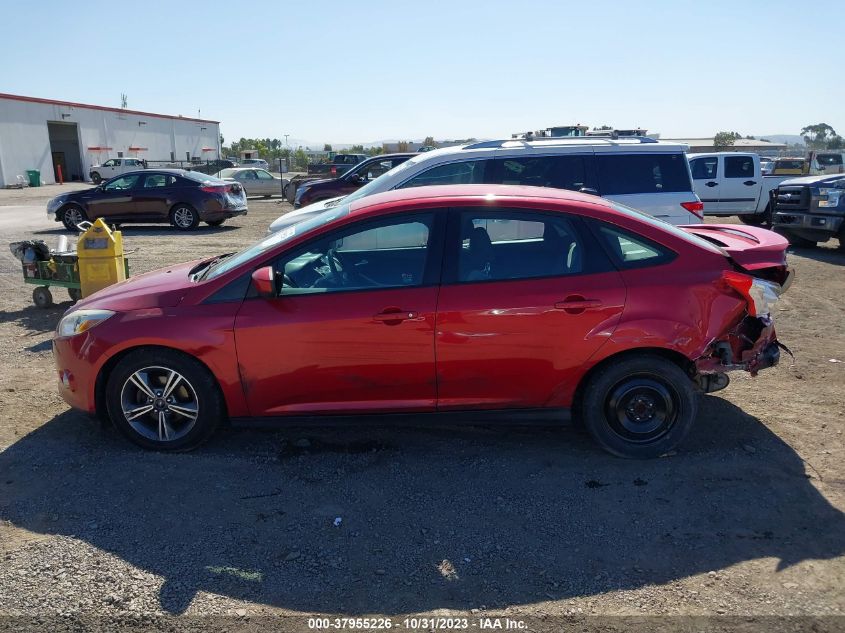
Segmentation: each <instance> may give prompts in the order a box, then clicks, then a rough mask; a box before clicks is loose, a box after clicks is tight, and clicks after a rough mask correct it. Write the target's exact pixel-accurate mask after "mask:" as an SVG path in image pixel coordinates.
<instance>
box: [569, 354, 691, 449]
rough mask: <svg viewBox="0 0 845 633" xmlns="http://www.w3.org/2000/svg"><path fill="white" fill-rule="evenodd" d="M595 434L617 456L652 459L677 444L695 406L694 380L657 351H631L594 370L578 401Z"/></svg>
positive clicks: (603, 446) (585, 419)
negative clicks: (632, 354)
mask: <svg viewBox="0 0 845 633" xmlns="http://www.w3.org/2000/svg"><path fill="white" fill-rule="evenodd" d="M580 410H581V411H582V412H583V416H584V424H585V426H586V428H587V431H589V433H590V435H592V436H593V439H595V440H596V442H598V444H599V445H600V446H601V447H602V448H604V449H605V450H606V451H608V452H610V453H612V454H614V455H617V456H619V457H625V458H631V459H649V458H652V457H659V456H660V455H664V454H666V453H667V452H669V451H671V450H672V449H674V448H675V447H677V446H678V445H679V444H680V443H681V442H682V441H683V440H684V438H685V437H686V436H687V434H688V433H689V431H690V428H692V424H693V422H694V420H695V414H696V410H697V402H696V396H695V391H694V389H693V383H692V381H691V380H690V378H689V377H688V376H687V375H686V373H685V372H684V371H683V370H682V369H681V368H680V367H678V366H677V365H676V364H675V363H673V362H671V361H669V360H667V359H665V358H663V357H662V356H658V355H656V354H648V353H644V354H640V355H637V356H629V357H627V358H623V359H621V360H619V361H616V362H614V363H611V364H609V365H607V366H606V367H603V368H602V369H600V370H599V371H598V372H597V373H596V374H595V375H593V376H592V377H591V378H590V380H589V382H588V383H587V386H586V388H585V389H584V393H583V397H582V400H581V403H580Z"/></svg>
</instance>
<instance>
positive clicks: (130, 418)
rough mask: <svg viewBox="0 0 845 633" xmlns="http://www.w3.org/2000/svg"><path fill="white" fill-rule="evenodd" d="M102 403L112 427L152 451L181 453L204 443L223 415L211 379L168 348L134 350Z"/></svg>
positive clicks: (119, 366) (197, 365) (116, 370)
mask: <svg viewBox="0 0 845 633" xmlns="http://www.w3.org/2000/svg"><path fill="white" fill-rule="evenodd" d="M106 405H107V408H108V413H109V417H110V418H111V420H112V422H114V424H115V426H117V428H118V429H119V430H120V431H121V432H122V433H123V434H124V435H126V437H127V438H129V439H130V440H131V441H133V442H134V443H135V444H137V445H139V446H141V447H143V448H147V449H152V450H160V451H186V450H190V449H192V448H195V447H197V446H199V445H200V444H202V443H203V442H204V441H205V440H207V439H208V438H209V437H210V436H211V434H212V433H213V432H214V430H215V429H216V428H217V426H218V425H219V424H220V422H221V420H222V419H223V417H224V411H225V407H224V406H223V398H222V396H221V395H220V391H219V390H218V388H217V383H216V381H215V379H214V376H212V374H211V373H210V372H209V371H208V369H206V368H205V367H204V366H203V365H202V364H201V363H199V362H198V361H196V360H194V359H193V358H191V357H189V356H187V355H185V354H182V353H179V352H175V351H170V350H161V349H154V350H153V349H148V350H144V349H141V350H137V351H134V352H131V353H129V354H127V355H126V356H125V357H124V358H122V359H121V360H120V361H119V362H118V364H117V365H116V366H115V367H114V369H113V370H112V372H111V375H110V377H109V381H108V384H107V386H106Z"/></svg>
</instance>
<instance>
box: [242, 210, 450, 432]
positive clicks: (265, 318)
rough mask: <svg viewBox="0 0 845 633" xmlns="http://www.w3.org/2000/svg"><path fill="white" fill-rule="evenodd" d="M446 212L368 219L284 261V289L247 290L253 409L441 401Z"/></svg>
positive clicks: (245, 355)
mask: <svg viewBox="0 0 845 633" xmlns="http://www.w3.org/2000/svg"><path fill="white" fill-rule="evenodd" d="M438 218H439V219H438ZM445 220H446V211H445V210H444V211H442V212H440V213H435V212H429V213H422V214H413V215H399V216H396V215H391V216H390V217H389V218H388V219H381V220H378V221H375V222H373V221H369V222H359V223H355V224H352V225H349V226H347V227H344V228H343V229H338V230H337V231H335V232H333V233H331V234H329V235H328V236H326V237H323V238H319V239H316V240H314V241H312V242H311V243H308V244H306V245H304V246H297V247H295V248H294V249H292V250H290V251H289V252H286V253H284V254H283V255H281V256H280V257H279V258H278V259H277V260H276V261H275V262H274V264H273V265H274V268H275V270H276V274H277V278H278V279H279V280H280V281H279V284H280V285H281V293H280V296H279V297H277V298H273V299H261V298H253V299H247V300H246V301H245V302H244V304H243V306H242V307H241V309H240V311H239V312H238V315H237V319H236V321H235V341H236V345H237V350H238V364H239V367H240V372H241V380H242V383H243V387H244V392H245V396H246V398H247V401H248V403H249V408H250V412H251V414H252V415H255V416H274V415H288V414H311V413H346V412H348V413H365V412H376V411H396V412H400V411H432V410H434V408H435V406H436V398H437V394H436V381H435V373H434V371H435V370H434V322H435V312H436V304H437V293H438V285H437V282H438V280H439V275H440V264H441V259H442V256H441V253H442V242H443V238H442V235H443V233H444V228H445Z"/></svg>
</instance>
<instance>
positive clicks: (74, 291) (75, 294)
mask: <svg viewBox="0 0 845 633" xmlns="http://www.w3.org/2000/svg"><path fill="white" fill-rule="evenodd" d="M67 294H68V296H69V297H70V300H71V301H73V302H74V303H76V302H77V301H79V300H80V299H81V298H82V290H80V289H79V288H68V289H67Z"/></svg>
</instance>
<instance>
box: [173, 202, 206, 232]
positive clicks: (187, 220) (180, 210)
mask: <svg viewBox="0 0 845 633" xmlns="http://www.w3.org/2000/svg"><path fill="white" fill-rule="evenodd" d="M170 223H171V224H172V225H173V226H175V227H176V228H177V229H179V230H180V231H192V230H193V229H195V228H197V225H198V224H199V223H200V217H199V214H198V213H197V212H196V211H195V210H194V209H193V207H191V206H189V205H187V204H177V205H176V206H175V207H173V208H172V209H171V210H170Z"/></svg>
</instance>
